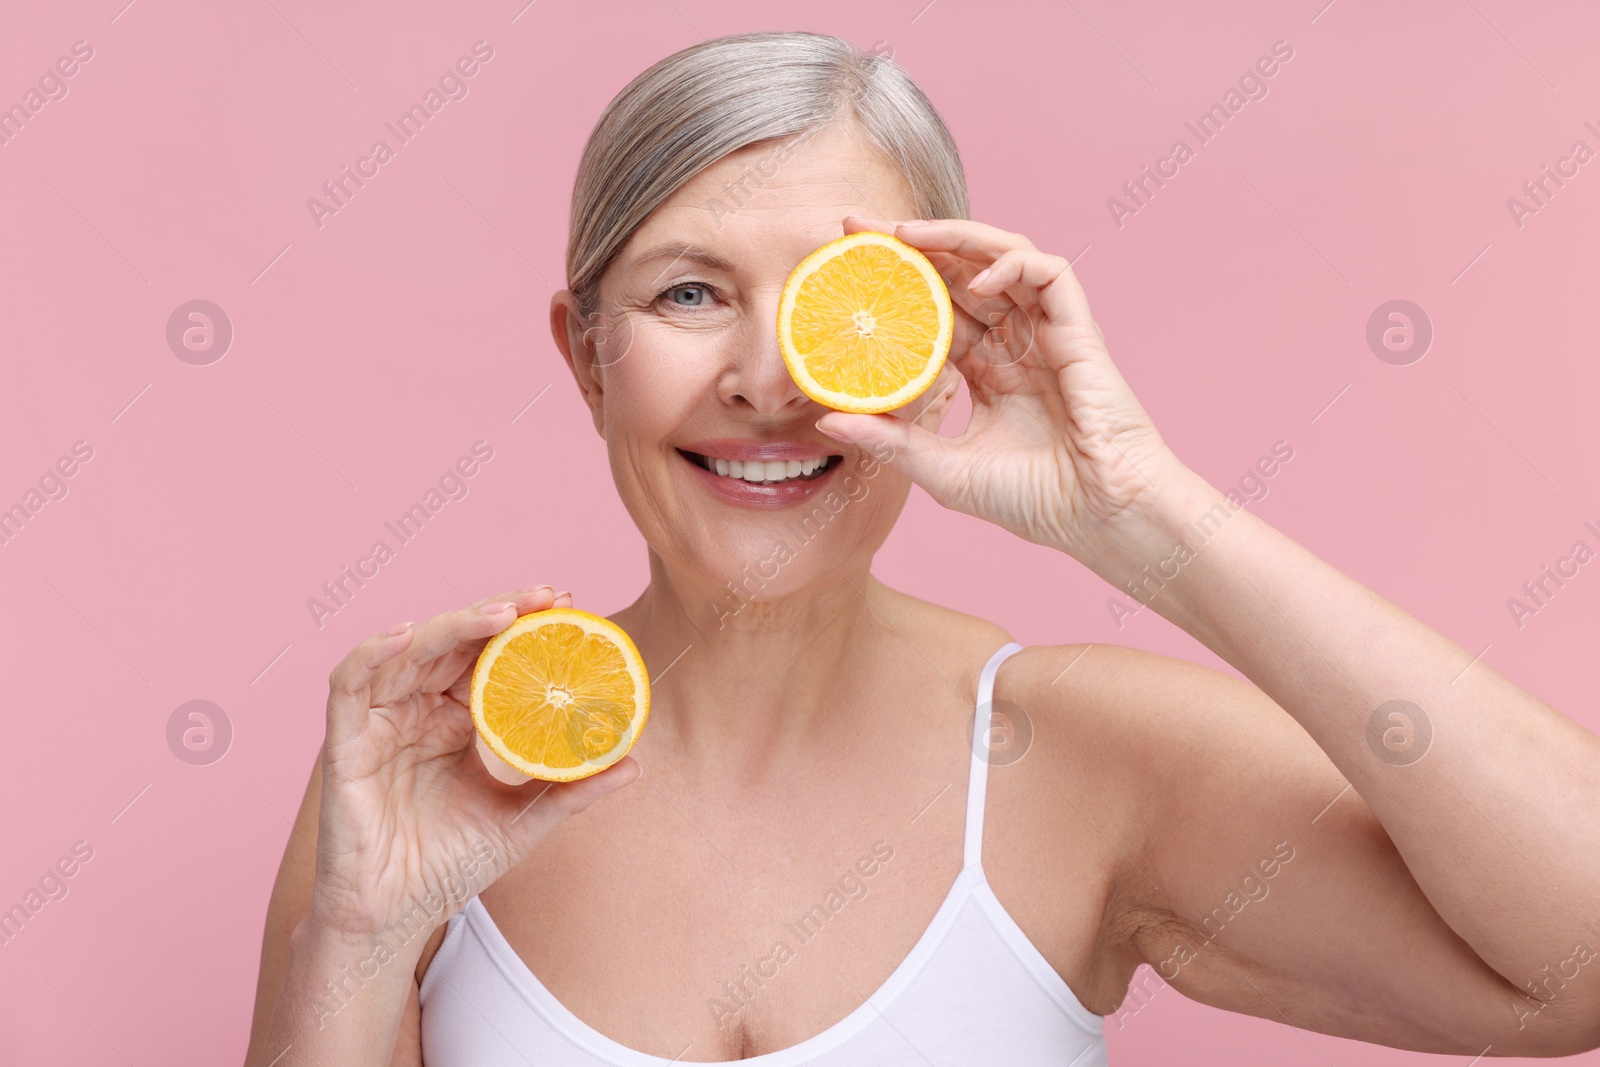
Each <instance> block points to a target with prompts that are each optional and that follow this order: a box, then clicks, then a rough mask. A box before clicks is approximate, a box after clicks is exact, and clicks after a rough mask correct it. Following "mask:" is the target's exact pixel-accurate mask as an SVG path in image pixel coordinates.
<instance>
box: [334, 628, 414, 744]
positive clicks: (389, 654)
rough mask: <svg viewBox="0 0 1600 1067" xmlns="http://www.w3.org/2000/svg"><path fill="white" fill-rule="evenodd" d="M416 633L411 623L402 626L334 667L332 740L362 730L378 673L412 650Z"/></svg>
mask: <svg viewBox="0 0 1600 1067" xmlns="http://www.w3.org/2000/svg"><path fill="white" fill-rule="evenodd" d="M415 633H416V627H415V626H413V625H412V624H411V623H409V622H406V623H401V624H400V625H399V626H396V627H393V628H392V629H389V630H385V631H384V632H383V633H381V634H374V635H373V636H372V637H369V638H367V639H366V640H365V641H362V642H361V643H360V644H359V645H357V646H356V647H355V648H353V649H351V650H350V652H349V653H348V654H347V655H346V656H345V657H344V659H342V660H340V661H339V662H338V663H337V664H336V665H335V666H334V668H333V670H332V671H331V672H330V673H329V674H328V740H330V741H335V740H338V739H341V738H344V737H347V736H349V735H350V734H351V733H353V732H355V731H358V730H360V729H361V727H362V725H363V724H364V723H365V722H366V721H367V711H368V708H369V704H368V700H367V695H368V692H369V690H370V688H371V686H372V683H373V680H374V679H375V678H376V677H377V675H378V671H379V670H380V669H381V668H382V667H383V665H384V664H386V663H389V662H391V661H392V660H394V659H395V658H396V657H397V656H399V655H400V654H401V653H402V652H404V651H405V650H406V649H407V648H408V647H410V645H411V641H412V638H413V636H414V635H415Z"/></svg>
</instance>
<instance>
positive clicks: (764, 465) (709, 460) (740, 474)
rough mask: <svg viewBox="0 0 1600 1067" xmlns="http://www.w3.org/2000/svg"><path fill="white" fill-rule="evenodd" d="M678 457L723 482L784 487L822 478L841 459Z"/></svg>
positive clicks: (693, 454) (683, 453)
mask: <svg viewBox="0 0 1600 1067" xmlns="http://www.w3.org/2000/svg"><path fill="white" fill-rule="evenodd" d="M678 455H680V456H682V457H683V458H684V459H686V460H688V461H689V462H690V463H693V464H694V465H695V466H697V467H701V468H704V469H705V470H708V471H710V472H711V473H712V474H716V475H719V476H721V477H723V478H734V479H737V480H739V481H742V482H746V483H748V484H750V485H783V484H785V483H786V482H808V481H813V480H815V479H817V478H820V477H822V476H823V475H824V474H826V473H827V472H828V471H830V470H832V469H833V468H834V467H836V466H837V465H838V464H839V463H840V462H841V461H842V460H843V459H844V457H843V456H839V455H834V456H823V457H820V458H818V459H789V460H782V459H769V460H760V459H751V460H745V461H743V462H741V461H740V460H737V459H721V458H719V457H714V456H702V455H701V454H700V453H698V452H690V451H688V450H687V449H683V448H680V449H678Z"/></svg>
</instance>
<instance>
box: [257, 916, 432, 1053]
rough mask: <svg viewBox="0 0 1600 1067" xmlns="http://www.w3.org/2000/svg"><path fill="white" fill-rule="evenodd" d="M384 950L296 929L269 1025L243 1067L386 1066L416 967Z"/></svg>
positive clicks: (305, 926) (405, 956)
mask: <svg viewBox="0 0 1600 1067" xmlns="http://www.w3.org/2000/svg"><path fill="white" fill-rule="evenodd" d="M380 946H381V947H380ZM392 948H393V946H391V945H390V944H388V943H387V942H382V941H378V940H374V941H372V943H371V944H365V943H358V942H356V941H353V940H350V939H346V938H341V937H336V936H334V935H332V934H329V933H326V932H324V931H322V930H321V929H320V928H317V927H315V926H313V925H311V924H309V923H308V922H302V923H301V924H300V925H299V926H297V927H296V928H295V931H294V934H293V936H292V938H291V939H290V946H289V960H288V965H287V967H286V969H285V971H284V975H283V984H282V987H281V989H280V991H279V994H278V1001H277V1007H276V1009H275V1010H274V1013H273V1017H272V1023H271V1025H270V1026H269V1027H268V1028H267V1036H266V1038H265V1040H264V1041H263V1042H262V1044H261V1045H260V1046H259V1048H258V1053H259V1054H258V1055H256V1056H254V1057H253V1058H252V1059H251V1060H250V1062H249V1064H248V1065H247V1067H268V1065H269V1064H270V1065H271V1067H321V1065H324V1064H326V1065H338V1067H361V1065H366V1064H370V1065H372V1067H387V1065H388V1063H389V1062H390V1057H391V1055H392V1053H393V1050H394V1045H395V1038H396V1036H397V1035H398V1033H399V1026H400V1021H401V1019H402V1018H403V1016H404V1014H405V1009H406V1002H407V998H408V997H409V995H410V992H411V986H412V985H413V984H414V982H415V976H414V971H415V968H416V963H417V955H416V950H415V949H413V950H410V951H409V952H400V953H396V952H394V951H392ZM274 1057H280V1058H278V1059H274Z"/></svg>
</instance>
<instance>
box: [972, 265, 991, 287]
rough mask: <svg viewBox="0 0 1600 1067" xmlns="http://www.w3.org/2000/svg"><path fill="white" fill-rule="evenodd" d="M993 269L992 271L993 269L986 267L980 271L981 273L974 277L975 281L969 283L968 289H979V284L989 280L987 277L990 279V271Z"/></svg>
mask: <svg viewBox="0 0 1600 1067" xmlns="http://www.w3.org/2000/svg"><path fill="white" fill-rule="evenodd" d="M991 269H992V268H989V267H985V268H983V269H982V270H980V271H979V272H978V273H977V274H976V275H975V276H974V277H973V279H972V280H971V281H970V282H968V283H967V288H968V289H976V288H977V287H978V283H980V282H982V281H983V280H984V279H985V278H987V277H988V276H989V271H990V270H991Z"/></svg>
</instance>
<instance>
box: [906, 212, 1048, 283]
mask: <svg viewBox="0 0 1600 1067" xmlns="http://www.w3.org/2000/svg"><path fill="white" fill-rule="evenodd" d="M894 236H896V237H898V238H900V240H902V241H904V242H905V243H906V244H908V245H911V246H912V247H913V248H915V249H917V250H918V251H920V252H922V253H924V254H926V253H929V252H948V253H950V254H951V255H953V256H959V257H960V258H962V259H964V260H967V261H968V262H971V263H976V264H978V269H979V270H982V269H983V268H984V267H987V266H988V265H989V264H991V263H993V262H994V261H995V260H997V259H999V258H1000V257H1001V256H1003V255H1004V254H1005V253H1007V252H1009V251H1011V250H1012V249H1033V248H1034V244H1033V242H1032V241H1030V240H1028V238H1027V237H1025V236H1024V235H1022V234H1020V233H1012V232H1011V231H1009V230H1002V229H1000V228H999V227H998V226H990V225H989V224H988V223H986V222H974V221H973V220H972V219H928V220H920V219H911V220H909V221H907V222H901V223H897V224H896V225H895V228H894Z"/></svg>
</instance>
